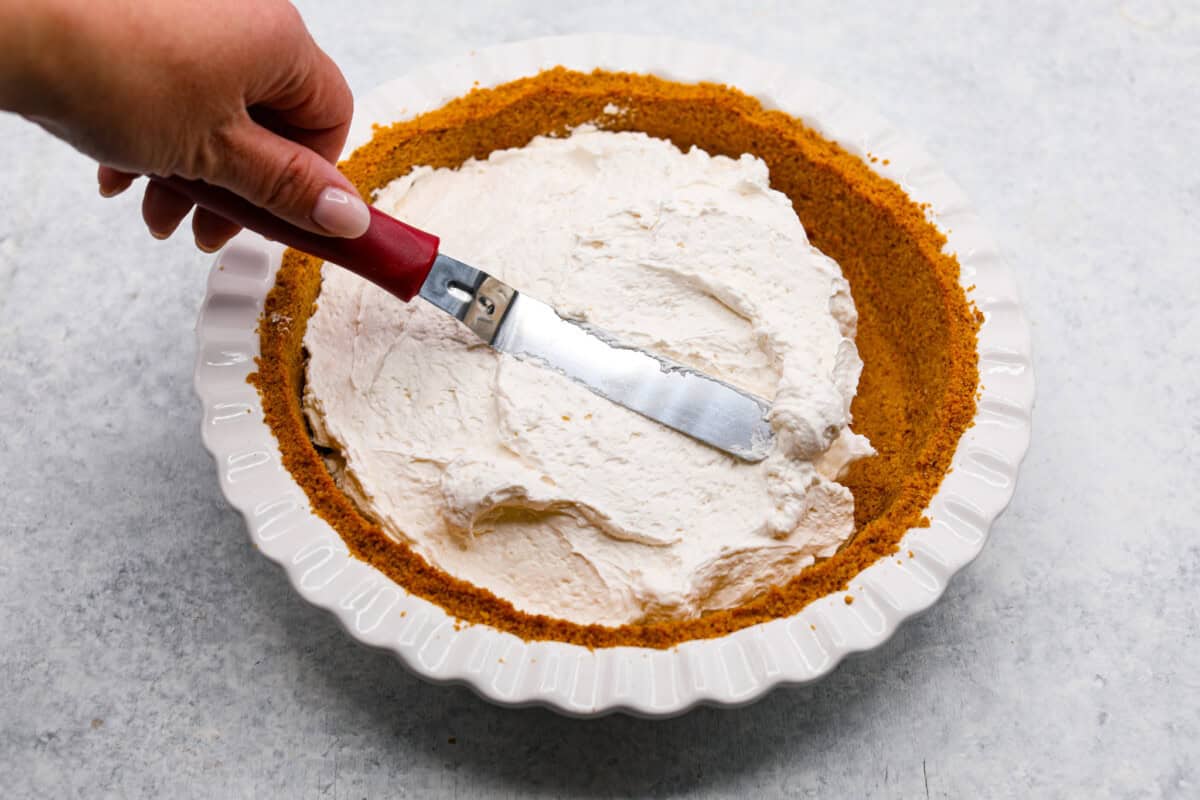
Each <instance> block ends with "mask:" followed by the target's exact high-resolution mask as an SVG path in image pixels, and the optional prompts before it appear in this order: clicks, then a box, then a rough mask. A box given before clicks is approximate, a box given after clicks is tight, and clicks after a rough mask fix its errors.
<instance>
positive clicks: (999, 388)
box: [195, 35, 1034, 717]
mask: <svg viewBox="0 0 1200 800" xmlns="http://www.w3.org/2000/svg"><path fill="white" fill-rule="evenodd" d="M558 65H562V66H565V67H568V68H570V69H576V70H584V71H590V70H592V69H595V68H603V69H609V70H624V71H633V72H640V73H648V74H653V75H657V76H660V77H662V78H667V79H670V80H675V81H681V82H688V83H690V82H697V81H715V82H720V83H726V84H729V85H732V86H735V87H737V88H739V89H741V90H742V91H744V92H746V93H748V94H751V95H753V96H754V97H756V98H757V99H759V100H760V101H761V102H762V103H763V105H764V106H766V107H768V108H777V109H781V110H783V111H785V112H787V113H789V114H791V115H792V116H795V117H798V118H801V119H803V120H804V122H805V123H806V124H807V125H809V126H810V127H812V128H814V129H815V130H817V131H818V132H819V133H821V135H823V136H825V137H826V138H829V139H833V140H836V141H837V142H839V143H840V144H841V145H842V146H843V147H844V148H846V149H847V150H849V151H850V152H852V153H854V154H855V155H857V156H859V157H860V158H862V157H864V156H865V154H866V153H868V152H870V153H871V154H874V155H876V156H878V157H879V158H880V161H879V162H877V163H874V164H871V168H872V169H875V170H876V171H877V172H879V173H880V174H882V175H884V176H886V177H888V178H890V179H892V180H894V181H896V182H897V183H898V184H900V186H901V187H903V188H904V190H905V191H906V192H907V193H908V194H909V195H910V196H911V197H912V198H914V199H915V200H917V201H919V202H927V203H929V204H930V207H931V215H932V217H931V218H932V219H933V221H934V222H935V224H937V226H938V227H939V228H940V229H941V230H942V231H943V232H944V233H946V235H947V238H948V244H947V248H946V249H947V250H948V251H949V252H953V253H956V254H957V256H958V259H959V261H960V263H961V266H962V274H961V283H962V284H963V286H974V289H972V290H971V291H970V292H969V294H968V297H969V298H970V299H971V300H973V301H974V303H975V304H976V306H977V307H978V308H979V309H980V310H981V311H982V312H983V314H984V317H985V322H984V323H983V326H982V328H981V330H980V332H979V345H978V346H979V369H980V382H981V387H982V388H981V391H980V394H979V402H978V409H977V413H976V416H975V420H974V425H973V426H972V427H970V428H969V429H968V430H967V431H966V432H965V433H964V435H963V436H962V438H961V440H960V441H959V444H958V448H957V451H956V453H955V455H954V459H953V462H952V465H951V471H950V473H949V474H948V475H947V476H946V478H945V480H944V481H943V483H942V486H941V488H940V489H939V491H938V492H937V494H936V496H935V497H934V498H933V500H932V501H931V503H930V505H929V507H928V509H927V516H928V518H929V519H930V520H931V524H930V526H929V527H928V528H917V529H913V530H911V531H909V532H908V533H907V534H906V535H905V537H904V538H903V540H902V541H901V545H900V547H901V550H902V551H911V552H912V554H913V557H912V558H904V559H895V558H883V559H880V560H879V561H878V562H876V563H875V564H874V565H872V566H871V567H869V568H868V569H866V570H864V571H863V572H861V573H860V574H859V575H858V576H857V577H856V578H855V579H854V580H853V581H852V583H851V585H850V587H849V589H848V592H849V593H851V594H853V596H854V602H853V604H847V603H846V602H845V594H846V592H839V593H837V594H834V595H829V596H826V597H824V598H821V599H819V600H817V601H815V602H813V603H812V604H810V605H809V606H807V607H805V608H804V609H803V610H802V611H801V612H800V613H798V614H796V615H794V616H791V617H787V618H782V619H777V620H772V621H771V622H767V623H763V624H761V625H756V626H753V627H750V628H745V629H743V630H739V631H736V632H735V633H732V634H729V635H726V636H723V637H720V638H716V639H703V640H693V641H688V642H684V643H683V644H680V645H678V646H676V647H673V648H671V649H667V650H654V649H646V648H637V647H614V648H603V649H596V650H588V649H587V648H584V647H580V646H578V645H572V644H566V643H562V642H553V641H536V642H527V641H524V640H522V639H520V638H518V637H517V636H514V635H512V634H510V633H506V632H502V631H499V630H496V629H494V628H490V627H487V626H484V625H475V624H471V625H463V624H456V621H455V620H454V619H453V618H452V617H450V616H449V615H448V614H447V613H446V612H445V611H443V610H442V609H441V608H440V607H439V606H436V605H434V604H432V603H429V602H428V601H426V600H424V599H422V598H419V597H416V596H414V595H411V594H409V593H408V592H407V591H405V590H404V589H403V588H402V587H400V586H398V585H396V584H395V583H393V582H392V581H391V580H389V579H388V578H386V577H384V575H383V574H382V573H380V572H378V571H377V570H376V569H375V568H374V567H372V566H370V565H368V564H367V563H365V562H363V561H359V560H358V559H355V558H353V557H352V556H351V555H350V554H349V552H348V551H347V549H346V546H345V544H344V543H343V542H342V539H341V537H340V536H339V535H338V534H337V533H336V532H335V531H334V530H333V528H331V527H330V526H329V524H328V523H327V522H325V521H324V520H322V519H321V518H319V517H318V516H316V514H315V513H313V511H312V510H311V508H310V505H309V502H308V500H307V498H306V497H305V494H304V491H303V490H302V489H301V488H300V486H299V485H298V484H297V483H296V482H295V481H294V480H293V479H292V477H291V475H290V474H289V473H288V472H287V470H285V469H284V467H283V466H282V463H281V454H280V451H279V447H278V444H277V443H276V441H275V438H274V436H273V434H272V433H271V431H270V429H269V428H268V427H267V425H266V423H265V422H264V420H263V410H262V404H261V402H260V399H259V396H258V393H257V391H256V390H255V388H254V387H253V386H251V385H250V384H249V383H247V382H246V377H247V375H249V374H250V373H251V372H253V371H254V370H255V363H254V359H255V358H256V357H257V356H258V353H259V341H258V333H257V330H256V328H257V325H258V320H259V316H260V314H261V313H262V308H263V301H264V299H265V297H266V295H267V292H268V291H269V290H270V289H271V287H272V285H273V283H274V276H275V271H276V270H277V269H278V267H279V263H280V259H281V257H282V253H283V248H282V247H280V246H279V245H276V244H274V243H271V242H268V241H266V240H264V239H262V238H261V237H258V236H256V235H253V234H248V233H243V234H240V235H239V236H238V237H237V238H235V239H234V240H233V241H232V242H231V243H230V244H229V246H228V247H226V248H225V250H223V251H222V252H221V253H220V254H219V255H218V257H217V260H216V263H215V264H214V266H213V269H212V272H211V275H210V276H209V281H208V290H207V296H206V297H205V300H204V304H203V307H202V309H201V312H200V318H199V321H198V323H197V326H196V340H197V356H196V366H195V386H196V392H197V393H198V394H199V396H200V400H201V402H202V404H203V410H204V421H203V431H202V435H203V439H204V444H205V446H206V447H207V448H208V450H209V451H210V452H211V453H212V455H213V457H214V458H215V460H216V463H217V472H218V475H219V479H220V484H221V490H222V492H223V493H224V495H225V497H226V498H227V499H228V501H229V502H230V503H231V504H232V505H233V506H234V507H235V508H237V509H238V511H240V512H241V513H242V515H243V516H244V517H245V519H246V525H247V527H248V528H249V531H250V536H251V539H252V540H253V542H254V544H255V546H256V547H257V548H258V549H259V550H260V551H261V552H262V553H263V554H265V555H266V556H267V557H268V558H270V559H271V560H272V561H275V562H276V563H278V564H279V565H281V566H282V567H283V568H284V569H285V570H286V571H287V574H288V577H289V579H290V580H291V582H292V585H293V586H294V587H295V589H296V591H297V592H299V593H300V595H301V596H302V597H304V599H305V600H307V601H308V602H310V603H312V604H313V605H315V606H318V607H320V608H323V609H326V610H327V611H329V612H331V613H333V614H334V615H335V616H336V617H337V618H338V620H339V621H340V622H341V623H342V625H343V626H344V627H345V628H346V630H347V631H349V633H350V635H351V636H353V637H354V638H355V639H358V640H359V641H361V642H363V643H364V644H367V645H370V646H372V647H376V648H380V649H383V650H387V651H390V652H392V653H394V654H395V655H396V656H397V657H398V658H399V659H400V661H401V663H403V664H404V665H405V666H407V667H408V668H409V669H411V670H413V671H414V672H416V673H417V674H418V675H419V676H421V677H422V678H425V679H427V680H430V681H433V682H437V683H458V684H465V685H467V686H470V687H471V688H472V689H474V690H475V691H476V692H478V693H479V694H480V695H482V696H483V697H485V698H487V699H488V700H491V701H493V702H496V703H499V704H502V705H508V706H528V705H541V706H547V707H549V708H552V709H554V710H556V711H559V712H561V713H564V714H569V715H574V716H599V715H602V714H607V713H611V712H616V711H621V712H625V713H629V714H635V715H639V716H646V717H666V716H671V715H675V714H679V713H682V712H684V711H686V710H687V709H689V708H692V707H693V706H696V705H698V704H706V705H716V706H738V705H743V704H746V703H750V702H753V701H754V700H756V699H758V698H760V697H762V696H763V695H764V694H766V693H767V692H768V691H769V690H771V689H772V688H774V687H776V686H780V685H785V684H793V685H794V684H803V683H809V682H812V681H815V680H817V679H818V678H821V677H822V676H824V675H827V674H828V673H829V672H830V671H831V670H833V668H834V667H835V666H837V664H838V663H839V662H840V661H841V660H842V659H843V658H844V657H845V656H847V655H849V654H851V653H855V652H861V651H864V650H868V649H871V648H873V647H877V646H879V645H880V644H881V643H882V642H884V641H885V640H887V639H888V637H890V636H891V635H892V633H893V632H894V631H895V630H896V628H897V627H898V626H899V625H900V623H902V622H903V621H904V620H906V619H908V618H910V617H912V616H913V615H915V614H917V613H918V612H920V611H923V610H925V609H927V608H928V607H929V606H930V605H932V604H933V603H934V602H935V601H936V600H937V599H938V597H940V596H941V594H942V592H943V591H945V588H946V584H947V581H949V579H950V578H951V576H953V575H954V574H955V573H956V572H958V571H959V570H960V569H962V568H963V567H965V566H966V565H967V564H968V563H969V562H970V561H971V560H972V559H974V558H975V556H976V555H978V554H979V551H980V550H981V549H982V547H983V545H984V542H985V540H986V539H987V535H988V529H989V527H990V525H991V523H992V522H993V520H995V518H996V516H997V515H998V514H999V513H1000V512H1001V511H1002V510H1003V509H1004V507H1005V506H1006V505H1007V504H1008V502H1009V500H1010V499H1011V497H1012V494H1013V489H1014V485H1015V481H1016V476H1017V469H1018V466H1019V464H1020V461H1021V459H1022V458H1023V457H1024V454H1025V451H1026V449H1027V448H1028V445H1029V437H1030V415H1031V411H1032V407H1033V396H1034V386H1033V373H1032V364H1031V358H1030V338H1029V327H1028V324H1027V322H1026V320H1025V317H1024V315H1023V313H1022V310H1021V305H1020V302H1019V300H1018V296H1017V290H1016V287H1015V285H1014V282H1013V279H1012V277H1011V275H1010V274H1009V271H1008V269H1007V268H1006V267H1005V265H1004V264H1003V262H1002V260H1001V258H1000V254H999V251H998V249H997V247H996V245H995V243H994V242H993V240H992V238H991V237H990V236H989V235H988V233H987V232H986V231H985V230H984V228H983V226H982V225H981V224H980V222H979V219H978V217H977V216H976V214H975V212H974V211H973V210H972V209H971V207H970V205H969V204H968V202H967V200H966V197H965V196H964V195H963V193H962V192H961V191H960V190H959V189H958V188H957V187H956V186H955V185H954V184H953V183H952V182H951V181H950V180H949V179H948V178H947V177H946V176H945V175H943V174H942V172H941V170H940V169H939V168H938V167H937V166H936V165H935V164H934V163H933V161H932V160H931V159H930V157H929V156H928V155H926V154H925V153H924V152H923V151H922V150H921V149H920V148H918V147H917V146H915V145H914V144H913V143H912V142H911V141H910V140H909V139H908V138H907V137H905V136H904V135H902V134H901V133H899V132H898V131H897V130H895V129H894V128H893V127H892V126H891V125H889V124H888V123H887V122H886V121H884V120H883V119H881V118H880V117H878V116H877V115H875V114H874V113H872V112H871V111H869V110H867V109H865V108H863V107H862V106H860V105H858V104H857V103H855V102H853V101H851V100H850V99H848V98H846V97H845V96H844V95H842V94H841V93H840V92H838V91H836V90H834V89H832V88H831V87H829V86H826V85H825V84H823V83H820V82H817V81H814V80H809V79H806V78H803V77H797V76H796V74H795V72H794V70H792V69H790V68H785V67H783V66H776V65H771V64H768V63H764V62H761V61H758V60H755V59H752V58H749V57H747V56H744V55H742V54H740V53H737V52H734V51H731V50H727V49H724V48H719V47H713V46H709V45H701V44H693V43H685V42H680V41H676V40H671V39H662V38H643V37H630V36H600V35H595V36H592V35H588V36H566V37H555V38H547V39H535V40H531V41H527V42H518V43H515V44H507V45H502V46H499V47H494V48H490V49H486V50H479V51H473V52H471V53H469V54H466V55H464V56H462V57H460V58H457V59H453V60H450V61H446V62H443V63H439V64H435V65H431V66H429V67H426V68H424V69H421V70H418V71H416V72H414V73H412V74H410V75H408V76H407V77H404V78H401V79H399V80H395V81H392V82H389V83H387V84H384V85H383V86H381V87H380V88H378V89H377V90H375V91H374V92H372V93H371V94H369V95H368V96H366V97H365V98H362V99H360V101H359V103H358V108H357V110H356V114H355V122H354V125H353V128H352V130H351V134H350V139H349V141H348V142H347V145H346V150H345V153H346V154H347V155H348V154H349V153H350V152H351V151H353V150H354V149H355V148H357V147H358V146H360V145H362V144H364V143H365V142H367V141H368V140H369V139H370V136H371V125H372V124H374V123H384V124H386V123H391V122H395V121H398V120H401V119H407V118H410V117H412V116H415V115H417V114H420V113H423V112H425V111H430V110H433V109H435V108H438V107H440V106H442V105H444V104H445V103H446V102H448V101H449V100H451V99H453V98H455V97H458V96H460V95H462V94H465V93H466V92H468V91H469V90H470V89H471V88H472V87H473V86H475V85H479V86H485V87H487V86H495V85H498V84H501V83H505V82H508V81H512V80H515V79H517V78H521V77H525V76H529V75H533V74H536V73H537V72H539V71H541V70H543V69H547V68H550V67H554V66H558ZM883 158H886V159H887V160H888V164H887V165H883V164H882V159H883Z"/></svg>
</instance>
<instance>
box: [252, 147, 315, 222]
mask: <svg viewBox="0 0 1200 800" xmlns="http://www.w3.org/2000/svg"><path fill="white" fill-rule="evenodd" d="M310 182H311V181H310V171H309V167H308V159H306V158H305V157H304V155H303V154H302V153H300V152H299V151H297V152H294V153H292V154H291V155H290V156H288V158H287V161H285V162H284V163H283V164H282V165H281V166H280V167H279V168H278V169H277V170H274V171H273V172H271V173H270V174H268V176H267V178H266V181H265V183H264V186H263V193H262V205H264V206H265V207H267V208H270V209H292V208H295V207H297V205H298V204H299V203H300V202H302V201H303V200H304V198H305V196H306V194H307V191H308V186H309V183H310Z"/></svg>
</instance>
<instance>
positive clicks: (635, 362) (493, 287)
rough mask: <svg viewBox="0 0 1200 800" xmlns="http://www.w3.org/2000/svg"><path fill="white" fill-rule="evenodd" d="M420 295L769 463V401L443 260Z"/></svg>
mask: <svg viewBox="0 0 1200 800" xmlns="http://www.w3.org/2000/svg"><path fill="white" fill-rule="evenodd" d="M420 295H421V297H423V298H424V299H426V300H428V301H429V302H430V303H433V304H434V305H435V306H437V307H438V308H440V309H442V310H443V311H445V312H446V313H448V314H450V315H452V316H454V317H457V318H458V319H460V320H462V321H463V322H464V323H465V324H466V325H467V326H468V327H469V328H471V330H473V331H474V332H475V333H476V334H477V335H478V336H479V338H481V339H483V340H484V341H485V342H487V343H488V344H490V345H491V346H492V347H494V348H495V349H496V350H499V351H500V352H503V353H508V354H510V355H513V356H516V357H518V358H522V359H527V360H531V361H536V362H538V363H539V364H541V365H543V366H545V367H547V368H550V369H553V370H556V371H558V372H561V373H562V374H563V375H566V376H567V377H568V378H570V379H571V380H573V381H575V382H576V383H579V384H581V385H583V386H586V387H587V388H588V389H590V390H591V391H593V392H595V393H596V394H598V395H600V396H601V397H604V398H607V399H608V400H611V401H612V402H614V403H618V404H620V405H622V406H625V407H626V408H628V409H630V410H632V411H636V412H638V413H639V414H642V415H643V416H646V417H649V418H650V419H652V420H655V421H656V422H660V423H662V424H663V425H666V426H667V427H669V428H673V429H675V430H677V431H679V432H680V433H684V434H687V435H688V436H691V437H692V438H694V439H699V440H700V441H702V442H705V443H706V444H709V445H712V446H713V447H716V448H718V449H720V450H724V451H725V452H727V453H730V454H731V455H734V456H737V457H738V458H740V459H742V460H744V461H761V460H762V459H764V458H766V457H767V454H768V453H769V452H770V450H771V445H772V440H773V433H772V431H771V426H770V424H769V423H768V422H767V420H766V416H767V412H768V411H769V410H770V406H769V404H768V403H766V401H764V400H761V399H759V398H757V397H754V396H752V395H749V394H745V393H744V392H741V391H739V390H737V389H735V388H734V387H732V386H730V385H728V384H726V383H722V382H721V381H718V380H716V379H715V378H710V377H708V376H707V375H704V374H702V373H700V372H696V371H695V370H692V369H689V368H687V367H684V366H681V365H679V364H675V363H673V362H670V361H667V360H666V359H662V358H659V357H658V356H654V355H651V354H650V353H646V352H645V351H643V350H638V349H635V348H631V347H625V346H622V345H621V344H620V343H618V342H616V341H614V340H613V339H612V338H611V337H610V336H608V335H606V334H604V333H603V332H601V331H596V330H593V329H591V328H588V327H585V326H584V325H581V324H580V323H578V322H572V321H571V320H567V319H563V318H562V317H560V316H559V315H558V314H557V313H555V311H554V309H552V308H551V307H550V306H548V305H546V304H545V303H543V302H541V301H540V300H535V299H534V298H532V297H530V296H528V295H526V294H522V293H520V292H518V291H517V290H515V289H513V288H512V287H511V286H509V285H508V284H506V283H504V282H502V281H500V280H497V279H496V278H493V277H492V276H491V275H488V274H487V273H486V272H483V271H482V270H478V269H476V268H474V267H471V266H469V265H467V264H464V263H462V262H461V261H456V260H454V259H452V258H449V257H448V256H445V255H439V256H438V257H437V259H436V260H435V261H434V263H433V268H432V269H431V270H430V272H429V277H428V278H426V279H425V283H424V284H423V285H422V286H421V291H420Z"/></svg>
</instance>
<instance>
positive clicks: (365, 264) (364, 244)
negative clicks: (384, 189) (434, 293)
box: [151, 177, 438, 302]
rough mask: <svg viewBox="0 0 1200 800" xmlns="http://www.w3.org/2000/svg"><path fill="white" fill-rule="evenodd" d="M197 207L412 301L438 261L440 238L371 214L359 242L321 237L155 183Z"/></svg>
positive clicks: (194, 189) (179, 182) (235, 200)
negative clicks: (369, 223)
mask: <svg viewBox="0 0 1200 800" xmlns="http://www.w3.org/2000/svg"><path fill="white" fill-rule="evenodd" d="M151 180H154V181H158V182H159V183H161V184H163V185H164V186H167V187H169V188H171V189H173V190H174V191H176V192H178V193H180V194H182V195H184V196H186V197H187V198H188V199H190V200H191V201H192V202H193V203H195V204H196V205H198V206H200V207H201V208H206V209H208V210H209V211H211V212H213V213H214V214H217V215H219V216H222V217H224V218H225V219H227V220H229V221H230V222H235V223H237V224H238V225H241V226H242V227H243V228H248V229H249V230H252V231H254V232H255V233H259V234H262V235H263V236H265V237H267V238H268V239H274V240H275V241H277V242H280V243H282V244H285V245H287V246H288V247H294V248H296V249H297V250H303V251H304V252H305V253H309V254H311V255H314V256H316V257H317V258H321V259H324V260H325V261H329V262H332V263H334V264H337V265H338V266H341V267H345V268H346V269H348V270H350V271H351V272H354V273H357V274H358V275H361V276H362V277H364V278H366V279H367V280H369V281H371V282H372V283H376V284H378V285H379V286H381V287H383V288H384V289H386V290H387V291H389V292H391V293H392V294H394V295H396V296H397V297H399V298H400V299H401V300H404V301H406V302H407V301H409V300H411V299H413V297H414V296H416V294H417V292H419V291H420V290H421V284H423V283H424V282H425V278H426V277H428V275H429V270H430V268H431V267H432V266H433V260H434V259H435V258H437V253H438V238H437V237H436V236H434V235H433V234H431V233H426V232H425V231H423V230H419V229H417V228H414V227H412V226H411V225H405V224H404V223H403V222H401V221H400V220H398V219H395V218H393V217H389V216H388V215H387V214H384V213H383V212H382V211H378V210H376V209H374V208H372V209H371V226H370V227H369V228H367V232H366V233H364V234H363V235H362V236H360V237H358V238H357V239H341V238H338V237H333V236H321V235H320V234H317V233H310V232H308V231H306V230H304V229H303V228H297V227H296V226H295V225H292V224H291V223H289V222H284V221H283V220H282V219H280V218H279V217H277V216H275V215H274V214H272V213H271V212H269V211H267V210H266V209H263V208H259V207H258V206H256V205H254V204H252V203H249V202H247V201H246V200H243V199H242V198H241V197H238V196H237V195H235V194H233V193H232V192H229V191H226V190H225V189H221V188H219V187H216V186H212V185H211V184H207V183H204V182H203V181H189V180H184V179H182V178H158V177H155V178H151Z"/></svg>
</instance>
